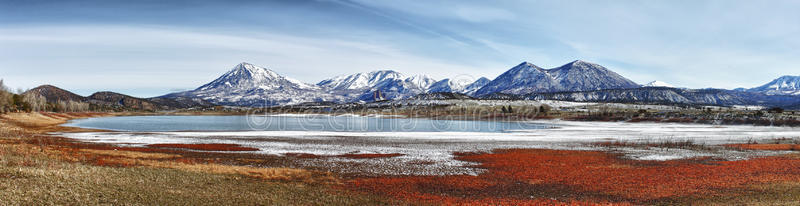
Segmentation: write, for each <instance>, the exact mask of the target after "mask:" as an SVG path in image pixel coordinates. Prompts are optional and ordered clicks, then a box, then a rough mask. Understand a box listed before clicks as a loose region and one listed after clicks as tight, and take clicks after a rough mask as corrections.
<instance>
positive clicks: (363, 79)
mask: <svg viewBox="0 0 800 206" xmlns="http://www.w3.org/2000/svg"><path fill="white" fill-rule="evenodd" d="M403 78H404V76H403V74H400V73H398V72H396V71H392V70H377V71H372V72H368V73H355V74H351V75H342V76H337V77H334V78H330V79H326V80H322V81H320V82H319V83H317V86H320V87H323V88H328V89H333V90H349V89H362V88H368V87H373V86H375V85H377V84H378V83H380V82H381V81H384V80H387V79H403Z"/></svg>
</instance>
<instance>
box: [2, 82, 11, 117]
mask: <svg viewBox="0 0 800 206" xmlns="http://www.w3.org/2000/svg"><path fill="white" fill-rule="evenodd" d="M12 97H13V94H12V93H11V92H10V91H8V87H6V85H5V84H3V80H2V79H0V113H6V112H8V111H10V110H11V106H12V104H13V103H12Z"/></svg>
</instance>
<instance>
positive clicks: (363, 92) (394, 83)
mask: <svg viewBox="0 0 800 206" xmlns="http://www.w3.org/2000/svg"><path fill="white" fill-rule="evenodd" d="M435 82H436V80H435V79H433V78H430V77H428V76H426V75H413V76H405V75H403V74H401V73H399V72H395V71H392V70H379V71H373V72H369V73H356V74H351V75H346V76H338V77H334V78H331V79H326V80H322V81H320V82H319V83H317V86H319V87H321V88H322V89H323V90H324V91H326V92H327V93H329V94H333V95H337V96H340V97H341V98H342V99H343V100H344V101H346V102H355V101H376V100H388V99H403V98H408V97H412V96H415V95H418V94H422V93H425V91H426V90H427V88H428V87H429V86H430V85H432V84H433V83H435Z"/></svg>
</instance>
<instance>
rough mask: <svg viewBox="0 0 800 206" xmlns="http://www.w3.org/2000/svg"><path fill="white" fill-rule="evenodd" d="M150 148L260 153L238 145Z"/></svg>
mask: <svg viewBox="0 0 800 206" xmlns="http://www.w3.org/2000/svg"><path fill="white" fill-rule="evenodd" d="M147 146H148V147H156V148H177V149H193V150H202V151H258V148H252V147H242V146H241V145H237V144H149V145H147Z"/></svg>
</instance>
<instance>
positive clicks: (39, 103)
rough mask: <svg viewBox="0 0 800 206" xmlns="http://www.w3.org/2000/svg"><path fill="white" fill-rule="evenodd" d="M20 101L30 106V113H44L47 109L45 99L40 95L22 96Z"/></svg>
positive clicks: (29, 94)
mask: <svg viewBox="0 0 800 206" xmlns="http://www.w3.org/2000/svg"><path fill="white" fill-rule="evenodd" d="M22 101H24V102H27V103H28V104H29V105H30V108H31V111H34V112H39V111H44V110H45V109H46V107H47V99H45V98H44V96H42V95H41V94H36V93H28V94H25V95H23V97H22Z"/></svg>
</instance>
